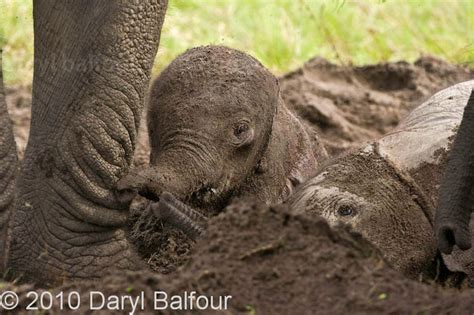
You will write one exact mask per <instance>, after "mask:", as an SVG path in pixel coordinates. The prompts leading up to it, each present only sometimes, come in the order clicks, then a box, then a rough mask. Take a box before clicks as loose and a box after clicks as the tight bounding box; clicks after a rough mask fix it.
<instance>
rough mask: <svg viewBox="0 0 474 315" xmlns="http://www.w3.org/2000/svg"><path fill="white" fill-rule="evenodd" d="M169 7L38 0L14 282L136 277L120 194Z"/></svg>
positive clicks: (158, 1)
mask: <svg viewBox="0 0 474 315" xmlns="http://www.w3.org/2000/svg"><path fill="white" fill-rule="evenodd" d="M166 6H167V1H166V0H146V1H126V0H116V1H110V0H96V1H85V0H83V1H77V0H67V1H65V0H55V1H51V0H37V1H34V4H33V18H34V33H35V52H34V53H35V70H34V81H33V104H32V121H31V131H30V137H29V141H28V145H27V148H26V152H25V158H24V164H23V168H22V172H21V175H20V176H19V179H18V183H17V198H16V201H15V209H14V211H13V214H12V218H11V220H10V226H9V238H10V244H11V245H10V249H9V253H8V258H7V259H8V261H7V265H8V267H9V268H10V269H11V270H12V272H13V273H12V276H14V277H15V278H17V277H19V276H23V278H24V279H25V280H29V281H36V282H39V281H41V282H43V283H46V284H51V283H57V282H60V281H62V280H63V279H70V278H77V279H80V278H94V277H99V276H100V275H101V274H103V273H104V271H105V270H108V269H110V268H111V267H112V268H118V269H137V268H139V267H140V263H139V259H138V258H137V256H136V254H135V253H134V251H133V249H132V248H131V246H130V244H129V243H128V242H127V240H126V238H125V235H124V231H123V230H122V229H121V227H122V226H123V225H124V224H125V221H126V218H127V215H128V207H129V202H127V201H124V200H123V198H120V196H118V195H117V193H115V192H114V189H113V188H114V186H115V184H116V182H117V181H118V179H119V178H120V177H121V176H123V175H124V174H125V173H126V172H127V171H128V168H129V167H130V164H131V163H132V159H133V153H134V149H135V142H136V135H137V128H138V126H139V124H140V114H141V110H142V106H143V102H144V97H145V93H146V89H147V87H148V82H149V78H150V72H151V67H152V64H153V60H154V57H155V55H156V52H157V48H158V43H159V38H160V31H161V27H162V23H163V19H164V14H165V11H166Z"/></svg>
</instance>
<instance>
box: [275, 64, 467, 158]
mask: <svg viewBox="0 0 474 315" xmlns="http://www.w3.org/2000/svg"><path fill="white" fill-rule="evenodd" d="M473 77H474V70H472V69H470V68H468V67H464V66H455V65H451V64H448V63H446V62H443V61H441V60H438V59H435V58H431V57H423V58H421V59H419V60H417V61H416V62H415V63H414V64H409V63H406V62H397V63H382V64H377V65H370V66H364V67H347V66H338V65H334V64H332V63H329V62H328V61H326V60H324V59H321V58H315V59H312V60H310V61H308V62H307V63H306V64H304V65H303V67H301V68H300V69H297V70H295V71H293V72H291V73H289V74H287V75H285V76H284V77H282V78H281V86H282V95H283V98H284V100H285V102H286V104H287V105H288V106H289V107H290V108H292V109H293V110H295V111H296V112H297V113H298V114H299V115H300V116H301V117H303V118H304V119H305V120H306V121H307V122H309V123H311V125H312V127H315V128H316V129H317V130H318V131H319V133H320V134H321V135H323V140H324V141H323V142H324V145H325V146H326V149H327V150H328V151H329V152H330V153H332V154H333V155H336V154H338V153H341V152H342V151H344V150H347V149H350V148H354V147H358V146H359V145H360V144H361V143H363V142H364V141H366V140H370V139H374V138H377V137H379V136H381V135H383V134H385V133H387V132H388V131H390V130H391V129H392V128H393V127H395V126H396V125H397V124H398V123H399V121H400V119H401V118H402V117H403V116H404V115H406V114H407V113H408V112H409V111H410V110H412V109H413V108H414V107H416V106H417V105H419V104H421V103H422V101H423V100H424V99H425V98H427V97H429V96H431V95H432V94H433V93H434V92H436V91H438V90H441V89H443V88H445V87H448V86H450V85H453V84H455V83H459V82H461V81H466V80H468V79H472V78H473Z"/></svg>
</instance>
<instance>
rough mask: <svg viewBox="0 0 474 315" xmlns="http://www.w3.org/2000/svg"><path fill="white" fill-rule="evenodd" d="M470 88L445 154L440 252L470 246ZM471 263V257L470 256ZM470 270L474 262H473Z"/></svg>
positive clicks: (473, 201)
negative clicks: (450, 146) (462, 113)
mask: <svg viewBox="0 0 474 315" xmlns="http://www.w3.org/2000/svg"><path fill="white" fill-rule="evenodd" d="M473 148H474V90H473V92H472V93H471V97H470V98H469V102H468V104H467V106H466V108H465V110H464V115H463V118H462V121H461V125H460V126H459V131H458V133H457V135H456V139H455V140H454V143H453V148H452V150H451V152H450V154H449V161H448V165H447V167H446V173H445V176H444V179H443V181H442V184H441V188H440V198H439V205H438V208H437V211H436V226H435V228H436V233H437V237H438V247H439V249H440V250H441V252H443V253H445V254H450V253H451V252H452V250H453V247H454V245H457V246H458V247H459V248H460V249H462V250H467V249H469V248H471V245H472V243H471V235H472V233H473V232H474V231H473V230H470V228H469V223H470V221H471V213H472V211H473V209H474V150H473ZM471 260H472V264H473V265H474V257H471ZM473 271H474V266H473Z"/></svg>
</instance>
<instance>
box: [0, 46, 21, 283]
mask: <svg viewBox="0 0 474 315" xmlns="http://www.w3.org/2000/svg"><path fill="white" fill-rule="evenodd" d="M17 164H18V157H17V152H16V145H15V139H14V137H13V130H12V124H11V121H10V117H9V115H8V110H7V104H6V101H5V89H4V86H3V68H2V51H1V48H0V275H1V274H3V270H4V261H3V258H4V257H5V247H6V246H5V243H6V230H7V228H6V226H7V219H8V216H9V212H10V210H11V207H12V206H13V199H14V195H15V191H14V190H15V178H16V173H17Z"/></svg>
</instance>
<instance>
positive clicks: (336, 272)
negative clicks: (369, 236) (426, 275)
mask: <svg viewBox="0 0 474 315" xmlns="http://www.w3.org/2000/svg"><path fill="white" fill-rule="evenodd" d="M99 288H100V291H101V292H102V293H103V294H105V295H106V296H109V295H112V294H118V295H132V296H136V295H139V294H140V293H141V292H144V296H145V298H146V302H145V307H144V309H145V312H146V313H151V311H152V310H153V308H154V305H153V302H154V301H153V294H154V291H161V290H163V291H165V292H166V293H167V294H168V295H169V296H171V295H180V296H183V294H184V292H185V291H187V292H191V291H197V293H198V294H202V295H206V296H208V297H210V296H213V297H214V299H215V301H217V299H218V297H219V296H227V295H231V296H232V298H231V299H230V300H229V306H230V311H231V312H232V313H233V314H313V313H315V312H317V313H318V314H341V313H351V314H367V313H374V314H375V313H392V314H398V313H413V314H415V313H453V314H470V313H472V312H474V304H473V303H472V301H473V299H474V292H472V291H464V292H458V291H449V290H443V289H441V288H437V287H432V286H429V285H425V284H422V283H419V282H416V281H411V280H407V279H405V278H404V277H403V276H402V275H401V274H399V273H398V272H396V271H394V270H393V269H392V268H390V267H389V266H388V265H387V264H386V263H385V261H384V260H383V259H382V258H381V256H380V254H379V253H378V251H377V250H375V249H374V248H373V247H372V246H371V245H370V244H369V243H368V242H367V241H365V240H364V239H362V238H361V236H360V235H358V234H355V233H353V232H351V231H349V230H348V229H347V228H344V227H339V228H335V229H331V228H330V227H329V226H328V224H327V223H326V222H325V221H323V220H321V219H318V218H311V217H307V216H300V215H293V214H292V213H291V212H290V210H289V209H288V208H286V207H285V206H277V207H268V206H265V205H261V204H256V203H253V202H243V201H241V202H239V203H237V204H234V205H231V206H230V207H228V208H227V209H226V211H225V213H222V214H221V215H219V216H217V217H215V218H213V219H212V220H211V222H210V227H209V229H208V231H207V232H206V234H205V235H204V237H203V238H202V239H201V240H200V241H199V242H198V244H197V246H196V248H195V251H194V253H193V256H192V258H191V260H190V261H189V262H188V263H187V264H185V265H184V266H183V267H182V268H180V269H179V270H178V272H177V273H174V274H171V275H168V276H163V275H161V276H160V275H157V274H153V273H150V272H138V273H128V274H118V275H110V276H107V277H105V278H104V279H103V280H102V281H101V283H100V284H98V283H95V282H84V283H75V284H71V285H67V286H64V287H62V288H58V289H56V291H57V292H59V291H70V290H78V291H79V292H81V296H82V298H81V301H83V304H82V305H83V307H82V308H81V311H82V312H86V310H87V305H88V301H89V298H90V291H94V290H98V289H99ZM28 289H29V288H28ZM18 290H19V289H17V292H19V291H18ZM23 290H25V288H24V289H23ZM30 300H31V299H30ZM22 301H23V303H24V304H26V303H27V301H29V300H28V299H27V298H26V297H24V299H22ZM97 303H100V301H98V302H97ZM195 308H196V307H195ZM128 310H130V306H129V308H128ZM110 313H113V312H110ZM168 313H169V314H172V313H173V311H171V310H170V311H169V312H168ZM194 313H202V314H209V313H210V312H209V311H208V310H207V311H196V310H195V311H193V314H194Z"/></svg>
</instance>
